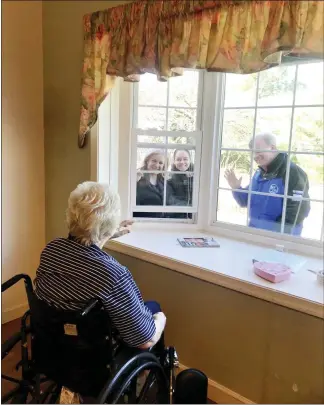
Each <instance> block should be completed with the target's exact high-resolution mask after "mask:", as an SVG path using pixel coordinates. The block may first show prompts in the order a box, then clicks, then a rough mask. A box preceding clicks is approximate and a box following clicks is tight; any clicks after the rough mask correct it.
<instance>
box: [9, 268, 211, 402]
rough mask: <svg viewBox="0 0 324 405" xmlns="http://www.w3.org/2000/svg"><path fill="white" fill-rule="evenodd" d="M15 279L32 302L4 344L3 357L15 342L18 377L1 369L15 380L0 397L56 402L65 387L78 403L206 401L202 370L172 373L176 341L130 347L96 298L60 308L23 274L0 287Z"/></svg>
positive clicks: (204, 378)
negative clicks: (43, 298)
mask: <svg viewBox="0 0 324 405" xmlns="http://www.w3.org/2000/svg"><path fill="white" fill-rule="evenodd" d="M20 280H24V283H25V289H26V294H27V298H28V304H29V310H28V311H27V312H26V313H25V314H24V316H23V317H22V319H21V328H20V331H19V332H17V333H16V334H14V335H13V336H12V337H11V338H10V339H8V340H7V341H5V342H4V343H3V344H2V346H1V360H3V359H4V358H5V357H6V356H7V355H8V353H10V351H11V350H12V349H13V348H14V346H16V345H17V344H18V343H20V350H21V360H20V361H19V363H18V364H17V367H16V368H17V369H18V368H21V379H17V378H13V377H11V376H7V375H3V374H2V375H1V378H2V379H5V380H7V381H9V382H11V383H13V384H15V387H14V388H13V389H12V390H11V391H9V392H8V393H6V394H5V395H3V396H2V398H1V403H15V404H24V403H38V404H41V403H58V401H59V400H60V395H61V392H62V388H63V387H64V389H66V388H67V389H68V392H69V393H77V394H78V396H79V398H80V402H81V403H97V404H103V403H109V404H117V403H131V404H137V403H163V404H164V403H207V377H206V376H205V375H204V374H203V373H202V372H200V371H199V370H194V369H190V370H186V371H182V372H181V373H180V374H178V375H177V377H176V376H175V369H176V368H177V366H178V361H177V356H176V352H175V349H174V348H173V347H165V346H164V342H163V340H162V339H161V341H160V342H158V344H156V345H155V346H154V347H153V348H152V349H150V350H147V351H144V350H140V349H134V348H130V347H127V346H126V345H125V344H123V343H122V341H121V339H120V338H119V336H118V332H117V330H116V329H115V328H114V327H113V325H112V322H111V321H110V319H109V315H108V313H107V312H106V311H104V310H103V307H102V303H101V301H100V299H92V300H91V301H89V302H86V303H82V304H84V305H82V308H83V309H82V310H78V311H71V310H66V311H65V310H64V311H63V310H59V309H57V308H55V307H54V306H50V305H48V304H47V303H45V302H44V301H41V300H39V299H38V298H37V296H36V295H35V293H34V290H33V285H32V281H31V279H30V277H29V276H28V275H25V274H19V275H16V276H14V277H13V278H11V279H10V280H8V281H6V282H5V283H3V284H2V286H1V292H2V293H3V292H4V291H6V290H8V288H10V287H12V286H13V285H14V284H16V283H18V282H19V281H20ZM80 304H81V303H80V302H79V303H78V307H81V305H80ZM177 384H178V385H179V390H176V386H177ZM180 388H181V389H180Z"/></svg>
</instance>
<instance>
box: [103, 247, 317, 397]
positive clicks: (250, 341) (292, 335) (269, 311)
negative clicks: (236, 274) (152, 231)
mask: <svg viewBox="0 0 324 405" xmlns="http://www.w3.org/2000/svg"><path fill="white" fill-rule="evenodd" d="M111 254H112V255H113V256H114V257H115V258H116V259H117V260H119V261H120V262H121V263H122V264H123V265H125V266H127V267H128V268H129V269H130V270H131V272H132V274H133V276H134V278H135V280H136V282H137V283H138V285H139V288H140V290H141V291H142V293H143V295H144V299H146V300H152V299H153V300H157V301H159V302H160V303H161V305H162V308H163V310H164V311H165V312H166V314H167V318H168V320H167V329H166V338H167V342H168V343H169V344H173V345H175V346H176V349H177V351H178V355H179V359H180V362H182V363H183V364H185V365H187V366H190V367H197V368H199V369H201V370H203V371H204V372H205V373H206V374H207V375H208V376H209V378H211V379H213V380H215V381H216V382H218V383H220V384H222V385H224V386H225V387H227V388H229V389H231V390H233V391H235V392H237V393H239V394H240V395H243V396H245V397H246V398H249V399H250V400H252V401H254V402H257V403H323V402H324V323H323V320H321V319H319V318H314V317H312V316H309V315H305V314H302V313H299V312H296V311H293V310H290V309H287V308H284V307H280V306H278V305H274V304H271V303H268V302H265V301H262V300H259V299H257V298H254V297H249V296H247V295H244V294H241V293H238V292H235V291H232V290H228V289H226V288H222V287H219V286H216V285H213V284H209V283H207V282H204V281H200V280H197V279H194V278H191V277H188V276H185V275H183V274H180V273H176V272H174V271H172V270H167V269H165V268H162V267H159V266H156V265H153V264H150V263H146V262H143V261H141V260H138V259H134V258H131V257H129V256H126V255H122V254H119V253H115V252H111Z"/></svg>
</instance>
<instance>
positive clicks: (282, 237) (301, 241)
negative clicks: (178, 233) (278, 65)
mask: <svg viewBox="0 0 324 405" xmlns="http://www.w3.org/2000/svg"><path fill="white" fill-rule="evenodd" d="M217 76H218V80H217V87H216V93H217V100H216V103H215V109H216V111H217V113H218V119H217V122H216V123H215V125H216V128H217V129H216V131H217V132H215V134H216V133H219V134H222V132H223V116H224V111H225V110H226V109H228V110H229V109H236V110H240V109H253V110H254V113H255V114H254V123H253V136H252V142H253V141H254V139H255V135H256V120H257V111H258V109H263V108H290V109H291V110H292V112H291V119H290V120H291V122H290V133H289V144H288V148H287V150H283V151H279V152H283V153H287V155H288V159H287V167H286V169H287V170H286V177H285V192H284V195H280V196H279V195H278V196H277V198H283V203H284V206H283V213H284V215H283V217H282V220H281V231H280V233H279V232H278V233H276V232H272V231H266V230H262V229H256V228H250V227H249V226H248V225H238V224H230V223H226V222H223V221H219V220H217V207H218V194H219V193H218V191H219V190H226V191H228V192H232V190H231V189H230V188H223V187H220V186H219V178H220V176H219V168H220V160H221V154H222V151H223V150H229V151H236V150H237V151H240V152H249V153H250V154H251V161H253V156H254V153H255V149H251V150H250V149H240V148H222V136H218V137H217V136H216V135H215V138H214V142H215V148H214V155H213V159H212V162H213V169H212V171H213V174H212V177H213V178H214V180H212V182H211V183H212V185H213V190H212V192H211V204H210V210H209V212H210V215H209V229H210V230H212V228H213V227H214V228H220V229H222V230H224V231H225V234H227V233H229V234H230V233H231V232H232V231H239V232H242V234H244V235H245V234H251V235H255V236H256V238H257V237H258V236H261V237H265V238H267V239H268V238H269V237H270V238H271V239H275V240H278V242H279V241H284V242H286V243H289V242H292V243H295V242H296V244H297V245H298V246H300V245H307V246H310V247H311V246H312V247H314V248H315V250H317V248H320V249H322V250H323V240H324V218H323V221H322V226H321V239H320V240H315V239H308V238H302V237H301V238H298V237H296V236H293V235H289V234H285V233H284V232H283V230H284V226H285V217H286V206H287V200H288V199H289V198H293V196H289V195H288V181H289V174H290V162H291V158H290V157H291V155H295V154H297V155H298V154H300V155H318V156H319V155H322V156H323V158H324V154H323V152H322V153H320V152H318V153H315V152H307V151H301V152H300V151H297V152H295V151H292V150H291V144H292V139H293V124H294V111H295V108H302V107H323V106H322V105H319V104H314V105H306V104H305V105H299V104H296V103H295V100H296V90H297V79H298V65H297V66H296V70H295V77H294V88H293V100H292V103H291V104H289V105H285V106H279V105H278V106H270V107H269V106H258V89H259V75H258V78H257V85H256V98H255V105H254V106H252V105H251V106H243V107H242V106H241V107H225V84H226V79H225V78H226V73H217ZM252 176H253V165H252V164H251V165H250V182H249V188H248V190H247V191H246V193H247V194H248V205H247V208H246V211H247V213H246V215H247V221H248V215H249V208H250V203H251V195H253V194H258V195H263V194H265V195H266V193H260V192H253V191H252V190H251V188H252V181H251V180H252ZM233 191H238V192H241V191H240V190H233ZM302 200H305V201H310V203H312V202H318V203H321V204H322V205H323V208H324V201H323V200H317V199H313V198H302ZM247 223H248V222H247ZM256 238H255V237H252V239H253V240H256ZM321 253H322V254H323V251H322V252H321Z"/></svg>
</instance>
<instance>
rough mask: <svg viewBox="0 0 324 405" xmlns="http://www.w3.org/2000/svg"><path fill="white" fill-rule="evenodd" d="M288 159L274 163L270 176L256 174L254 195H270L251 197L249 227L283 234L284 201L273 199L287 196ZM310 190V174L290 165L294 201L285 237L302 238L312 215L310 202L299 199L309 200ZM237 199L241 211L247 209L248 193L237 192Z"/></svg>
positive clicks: (289, 208) (282, 157)
mask: <svg viewBox="0 0 324 405" xmlns="http://www.w3.org/2000/svg"><path fill="white" fill-rule="evenodd" d="M287 159H288V157H287V155H286V154H284V153H279V154H278V156H277V157H276V158H275V159H274V160H273V161H272V162H271V163H270V165H269V167H268V170H267V171H266V172H265V171H264V170H263V169H262V168H259V169H258V170H257V171H256V172H255V174H254V176H253V178H252V188H251V191H257V192H262V193H268V194H269V195H267V196H265V195H255V194H252V195H251V204H250V212H249V226H251V227H254V228H260V229H266V230H270V231H276V232H280V229H281V218H282V210H283V198H279V197H273V196H272V195H274V194H278V195H284V194H285V179H286V171H287ZM248 189H249V187H246V188H245V189H244V190H248ZM242 190H243V189H242ZM308 190H309V183H308V177H307V174H306V173H305V172H304V171H303V170H302V169H301V168H300V167H299V166H297V165H296V164H295V163H293V162H290V170H289V182H288V196H291V197H293V198H287V207H286V217H285V228H284V231H285V233H289V234H292V235H297V236H300V235H301V232H302V229H303V221H304V219H305V218H306V217H307V216H308V214H309V211H310V202H309V201H301V200H300V199H299V198H300V197H304V198H309V194H308ZM233 196H234V198H235V200H236V201H237V202H238V204H239V205H240V206H241V207H246V206H247V204H248V194H247V193H240V192H237V191H236V192H235V191H234V192H233Z"/></svg>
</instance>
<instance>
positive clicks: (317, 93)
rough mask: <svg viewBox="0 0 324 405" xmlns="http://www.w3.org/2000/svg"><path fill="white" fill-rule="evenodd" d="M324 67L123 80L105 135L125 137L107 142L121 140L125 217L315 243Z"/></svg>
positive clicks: (320, 203) (319, 231)
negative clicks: (168, 78) (116, 120)
mask: <svg viewBox="0 0 324 405" xmlns="http://www.w3.org/2000/svg"><path fill="white" fill-rule="evenodd" d="M323 68H324V66H323V62H317V61H316V62H315V61H311V62H309V63H298V64H288V63H285V64H282V65H281V66H279V67H275V68H271V69H269V70H266V71H263V72H260V73H257V74H249V75H235V74H223V73H210V72H208V73H207V72H204V71H198V70H193V69H188V70H185V72H184V75H183V76H180V77H174V78H171V79H170V80H169V81H168V82H159V81H158V80H157V78H156V76H155V75H151V74H144V75H142V76H141V81H140V82H139V83H136V84H130V83H124V82H122V81H120V82H119V90H117V89H118V86H116V88H115V89H114V90H113V92H112V93H113V94H114V92H117V91H118V94H119V96H118V97H117V96H116V93H115V96H111V103H112V104H116V105H118V106H119V124H118V125H117V123H115V124H114V125H113V126H112V125H111V123H110V130H109V131H108V129H109V128H108V126H107V128H108V129H107V130H105V131H104V130H103V129H102V132H103V133H104V132H105V134H103V136H106V137H107V133H109V134H110V135H109V136H110V137H112V136H114V135H116V134H117V136H118V137H119V140H118V142H116V141H115V142H111V141H110V144H114V145H116V144H118V143H119V152H118V154H116V152H115V150H116V148H115V146H114V147H112V146H110V152H111V153H113V155H114V156H113V158H114V160H113V161H114V162H117V161H118V164H117V165H118V171H117V172H118V173H117V174H118V175H117V174H116V173H115V171H114V170H110V171H111V174H114V175H115V177H116V179H117V177H118V179H117V180H116V181H117V184H118V189H119V192H120V194H121V198H122V203H123V206H124V207H126V209H125V211H124V213H123V215H124V216H128V217H130V216H134V217H135V218H136V219H137V220H139V221H142V220H145V221H154V222H156V221H157V220H158V221H163V222H185V223H189V224H190V223H191V224H196V226H197V228H199V229H208V230H209V231H212V230H215V229H217V230H218V231H220V230H221V231H222V232H225V233H227V234H230V233H231V232H233V231H234V232H235V235H237V232H240V231H242V232H243V233H241V235H242V237H248V238H250V237H251V238H253V237H254V238H255V237H256V238H258V239H260V238H263V237H266V238H265V239H264V240H269V239H267V238H269V237H270V238H272V239H273V240H274V241H275V242H277V241H278V240H280V241H281V240H285V241H287V243H288V242H289V243H291V242H292V243H300V241H302V244H303V245H305V246H306V245H307V246H315V247H316V248H317V249H318V248H319V247H320V246H321V244H320V242H321V241H323V208H324V198H323V195H324V187H323V159H324V148H323V129H324V128H323V108H324V101H323V72H324V70H323ZM114 98H115V101H113V99H114ZM103 104H104V103H103ZM104 108H105V107H103V105H102V107H101V108H100V110H99V122H100V121H102V122H104V121H105V120H104V119H101V118H100V117H102V116H106V115H107V112H104V110H103V109H104ZM106 109H107V110H108V107H107V108H106ZM113 112H114V108H113V107H112V106H110V115H111V117H116V116H117V114H115V113H113ZM107 116H108V115H107ZM114 119H115V118H114ZM110 121H111V120H110ZM99 127H100V125H99ZM102 127H103V125H102ZM260 134H262V135H263V136H262V137H260V136H259V135H260ZM99 147H100V144H99ZM111 153H110V154H111ZM116 155H118V156H117V157H116ZM101 156H103V154H102V153H101ZM105 156H107V155H105ZM109 160H110V161H112V159H111V158H110V159H109ZM114 165H115V164H114ZM99 166H101V165H99ZM101 178H104V176H101ZM170 226H174V225H170ZM253 235H256V236H253ZM297 236H298V237H299V238H297ZM300 237H302V239H301V238H300Z"/></svg>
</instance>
